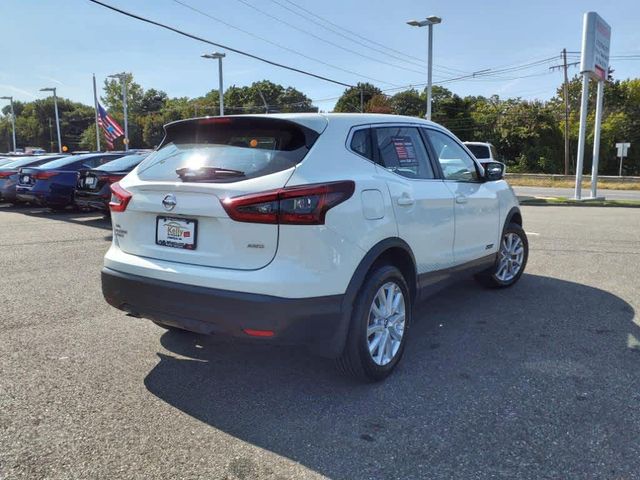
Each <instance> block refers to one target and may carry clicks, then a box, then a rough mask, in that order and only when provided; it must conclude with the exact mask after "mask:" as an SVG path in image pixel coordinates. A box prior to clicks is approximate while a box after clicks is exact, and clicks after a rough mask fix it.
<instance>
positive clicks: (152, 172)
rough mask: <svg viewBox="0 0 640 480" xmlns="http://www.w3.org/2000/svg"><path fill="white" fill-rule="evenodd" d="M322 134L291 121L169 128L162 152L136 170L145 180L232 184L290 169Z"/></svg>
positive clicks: (222, 121) (207, 122)
mask: <svg viewBox="0 0 640 480" xmlns="http://www.w3.org/2000/svg"><path fill="white" fill-rule="evenodd" d="M318 136H319V134H318V133H317V132H315V131H313V130H311V129H309V128H306V127H304V126H302V125H299V124H297V123H294V122H290V121H287V120H282V119H276V118H264V117H231V118H229V117H223V118H208V119H198V120H191V121H187V122H179V123H176V124H172V125H168V126H167V127H166V136H165V139H164V141H163V143H162V146H161V147H160V149H159V150H158V151H156V152H154V153H152V154H151V155H149V156H148V157H147V158H146V160H144V161H143V162H142V163H141V164H140V167H139V169H138V175H139V176H140V178H141V179H143V180H158V181H180V180H181V181H190V182H207V183H209V182H211V183H219V182H234V181H239V180H245V179H248V178H255V177H260V176H264V175H268V174H270V173H275V172H279V171H282V170H286V169H288V168H291V167H293V166H295V165H297V164H298V163H300V162H301V161H302V159H304V157H305V156H306V155H307V153H308V151H309V149H310V148H311V146H312V145H313V143H314V142H315V141H316V140H317V138H318Z"/></svg>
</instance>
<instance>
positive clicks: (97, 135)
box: [93, 73, 100, 152]
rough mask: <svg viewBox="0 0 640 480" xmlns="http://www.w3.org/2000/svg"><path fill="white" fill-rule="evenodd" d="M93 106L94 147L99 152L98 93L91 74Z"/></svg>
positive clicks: (94, 75)
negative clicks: (94, 117)
mask: <svg viewBox="0 0 640 480" xmlns="http://www.w3.org/2000/svg"><path fill="white" fill-rule="evenodd" d="M93 106H94V109H95V113H96V145H97V147H98V148H97V150H98V152H99V151H100V126H99V125H98V92H97V90H96V74H95V73H94V74H93Z"/></svg>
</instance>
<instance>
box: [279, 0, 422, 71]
mask: <svg viewBox="0 0 640 480" xmlns="http://www.w3.org/2000/svg"><path fill="white" fill-rule="evenodd" d="M271 2H272V3H275V4H276V5H278V6H280V7H281V8H284V9H285V10H287V11H289V12H291V13H293V14H294V15H297V16H299V17H301V18H304V19H305V20H307V21H309V22H311V23H313V24H315V25H318V26H319V27H321V28H324V29H325V30H328V31H330V32H333V33H334V34H336V35H338V36H340V37H342V38H344V39H345V40H348V41H350V42H353V43H355V44H357V45H360V46H362V47H364V48H367V49H369V50H372V51H374V52H378V53H380V54H381V55H385V56H387V57H389V58H393V59H396V60H400V61H401V62H405V63H408V64H410V65H415V66H418V67H422V68H424V67H425V62H424V60H418V59H416V60H417V61H416V60H411V59H409V57H408V56H407V55H405V54H402V53H400V54H393V53H388V52H385V51H384V50H383V49H381V48H376V47H372V46H371V45H367V44H366V43H365V42H363V41H360V40H356V39H354V38H351V37H350V36H349V35H346V34H344V33H342V32H341V31H340V30H344V31H347V32H349V33H351V32H350V31H349V30H347V29H346V28H343V27H338V28H340V30H338V28H334V27H333V26H327V25H325V24H323V23H322V22H321V21H318V20H316V18H318V19H321V20H323V21H324V22H327V23H329V22H328V21H327V20H325V19H322V18H321V17H319V16H318V15H316V14H311V13H310V12H309V11H308V10H306V9H304V8H302V7H300V6H299V5H296V7H298V8H300V9H301V10H303V11H306V12H309V13H301V12H299V11H296V10H295V9H293V8H291V7H288V6H287V5H285V4H284V3H282V2H280V1H279V0H271ZM288 3H291V4H293V2H288ZM294 5H295V4H294ZM314 17H315V18H314ZM351 35H353V33H351ZM368 41H369V40H368ZM385 48H386V47H385Z"/></svg>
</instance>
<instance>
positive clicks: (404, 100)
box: [391, 88, 426, 117]
mask: <svg viewBox="0 0 640 480" xmlns="http://www.w3.org/2000/svg"><path fill="white" fill-rule="evenodd" d="M391 105H392V107H393V113H395V114H396V115H408V116H411V117H424V114H425V111H426V106H425V100H424V98H422V97H421V96H420V93H418V91H417V90H416V89H415V88H412V89H409V90H404V91H402V92H398V93H396V94H395V95H394V96H393V97H391Z"/></svg>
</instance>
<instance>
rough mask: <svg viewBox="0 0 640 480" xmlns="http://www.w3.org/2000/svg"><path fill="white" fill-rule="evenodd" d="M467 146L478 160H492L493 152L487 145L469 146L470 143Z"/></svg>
mask: <svg viewBox="0 0 640 480" xmlns="http://www.w3.org/2000/svg"><path fill="white" fill-rule="evenodd" d="M465 145H466V147H467V148H468V149H469V150H471V153H473V155H474V156H475V157H476V158H477V159H481V158H491V152H490V151H489V147H487V146H486V145H469V144H468V143H467V144H465Z"/></svg>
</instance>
